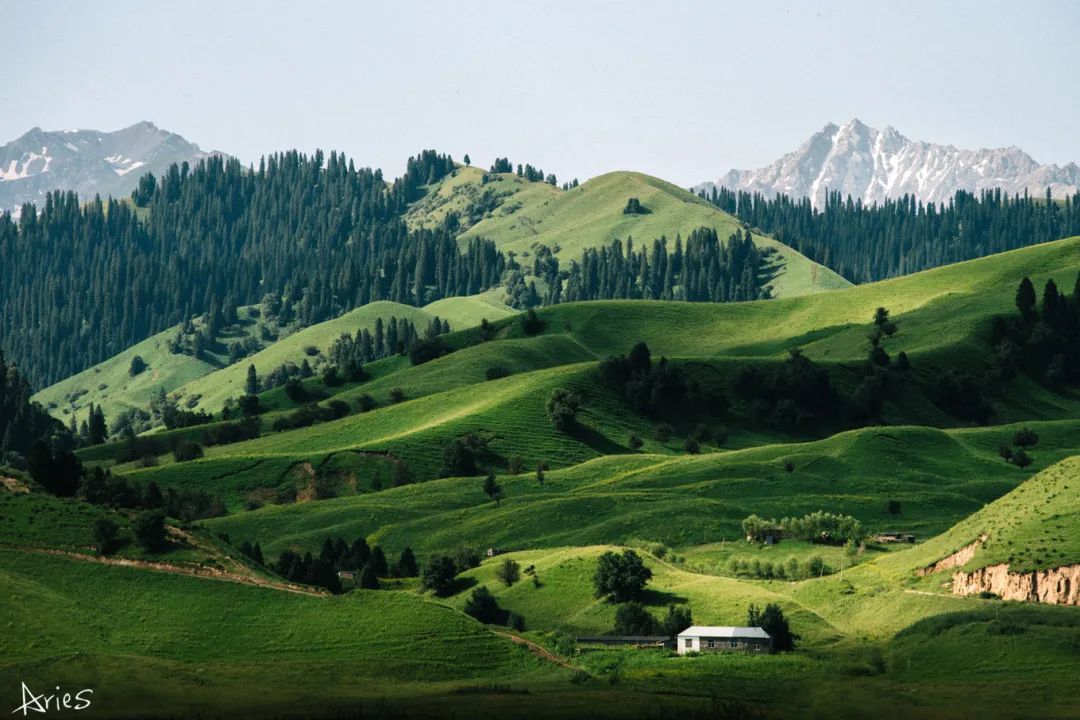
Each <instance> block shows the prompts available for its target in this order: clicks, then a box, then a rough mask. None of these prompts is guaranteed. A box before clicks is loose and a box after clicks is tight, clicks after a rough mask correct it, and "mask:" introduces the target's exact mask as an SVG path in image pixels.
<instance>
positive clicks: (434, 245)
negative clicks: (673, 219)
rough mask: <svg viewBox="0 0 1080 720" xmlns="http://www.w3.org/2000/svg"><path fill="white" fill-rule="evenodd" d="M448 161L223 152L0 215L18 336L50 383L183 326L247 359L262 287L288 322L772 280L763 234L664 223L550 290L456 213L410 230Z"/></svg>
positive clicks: (201, 352)
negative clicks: (759, 243) (392, 163)
mask: <svg viewBox="0 0 1080 720" xmlns="http://www.w3.org/2000/svg"><path fill="white" fill-rule="evenodd" d="M507 162H508V161H507ZM529 170H531V172H527V171H529ZM452 172H454V169H453V161H452V159H451V158H450V157H449V156H448V155H440V154H438V153H435V152H434V151H424V152H423V153H421V154H420V155H418V156H416V157H414V158H410V160H409V163H408V166H407V170H406V173H405V174H404V175H403V176H402V177H401V178H399V179H398V180H396V181H395V182H394V183H393V184H390V185H389V186H388V185H387V183H386V182H385V181H384V179H383V176H382V174H381V172H380V171H377V170H371V169H367V168H359V169H358V168H356V167H355V166H354V164H353V162H352V161H351V160H348V159H347V158H346V157H345V156H344V155H341V154H338V153H335V152H331V153H330V154H329V156H325V155H324V154H323V153H322V152H321V151H316V152H315V153H314V154H313V155H305V154H301V153H298V152H296V151H289V152H283V153H278V154H274V155H271V156H269V157H265V158H263V159H262V160H260V162H259V164H258V166H257V167H249V168H246V169H245V168H244V167H242V166H241V164H240V163H239V162H238V161H237V160H235V159H232V158H223V157H213V158H208V159H206V160H204V161H201V162H200V163H199V164H198V165H196V166H194V167H191V166H189V165H187V164H186V163H184V164H181V165H174V166H172V167H170V168H169V169H168V170H167V171H166V172H165V173H163V174H162V176H161V177H160V178H157V177H155V176H154V175H146V176H144V177H143V178H142V179H141V181H140V183H139V186H138V188H137V189H136V190H135V191H134V192H133V194H132V202H131V203H128V202H120V201H117V200H113V199H109V200H107V201H102V200H101V199H99V198H94V199H93V200H91V201H89V202H84V201H81V200H80V199H79V198H78V197H77V196H76V195H75V194H74V193H70V192H66V193H65V192H59V191H57V192H54V193H49V194H47V195H46V197H45V202H44V205H43V207H41V208H35V207H33V206H31V205H27V206H26V207H24V208H23V210H22V213H21V215H20V217H19V219H18V220H15V219H13V217H12V216H11V214H9V213H3V214H0V337H2V338H3V339H4V340H3V342H4V349H5V350H6V351H7V352H8V355H9V357H15V358H18V360H19V363H20V367H21V368H22V371H23V373H25V374H26V376H27V377H28V379H29V380H30V382H31V384H33V385H35V386H37V387H44V386H47V385H50V384H52V383H54V382H56V381H58V380H60V379H62V378H64V377H68V376H70V375H72V374H74V373H76V372H79V371H80V370H82V369H84V368H86V367H89V366H90V365H93V364H94V363H97V362H100V361H102V360H104V359H106V358H108V357H110V356H112V355H113V354H115V353H116V352H119V351H120V350H122V349H124V348H126V347H130V346H131V345H133V344H135V343H136V342H139V341H141V340H143V339H145V338H147V337H149V336H150V335H152V334H154V333H157V332H161V331H163V330H166V329H168V328H169V327H174V326H178V327H179V328H180V331H179V332H178V333H177V335H176V336H175V337H174V338H172V340H171V341H170V349H171V350H172V351H173V352H178V353H186V354H191V355H194V356H196V357H204V356H205V354H206V353H208V352H212V353H214V354H215V355H217V356H220V357H227V358H228V359H229V361H230V362H235V361H236V360H238V359H239V358H241V357H244V356H246V355H248V354H250V353H251V352H253V351H254V350H255V349H256V346H257V345H260V344H261V343H262V342H268V341H270V340H272V339H273V337H272V334H273V332H272V331H271V330H270V328H268V327H263V328H262V332H263V334H264V335H265V337H263V338H262V339H261V341H260V340H256V339H255V338H253V337H249V338H246V339H245V340H244V341H240V340H236V339H234V338H233V337H231V336H230V335H229V334H228V333H225V332H223V331H224V330H226V329H227V328H229V327H231V326H232V325H233V324H235V323H237V322H239V321H240V318H238V317H237V308H239V307H240V306H243V305H254V304H257V303H262V305H263V313H264V315H265V314H266V308H267V307H272V308H276V311H273V312H271V315H272V316H273V320H274V323H275V324H276V326H277V327H282V328H284V327H287V326H290V325H296V326H307V325H311V324H314V323H316V322H320V321H323V320H327V319H330V318H333V317H337V316H338V315H340V314H341V313H343V312H345V311H347V310H350V309H352V308H354V307H358V306H360V305H364V304H366V303H369V302H373V301H377V300H392V301H396V302H400V303H406V304H412V305H417V306H421V305H425V304H427V303H429V302H432V301H434V300H437V299H440V298H444V297H451V296H458V295H472V294H476V293H478V292H481V291H484V290H487V289H490V288H493V287H497V286H499V285H500V284H506V285H507V286H508V287H509V286H512V285H515V278H516V279H517V280H518V281H519V282H517V285H516V289H515V290H514V291H513V292H511V295H512V296H514V297H515V298H520V300H519V301H518V306H519V307H531V306H533V305H536V304H539V303H540V302H543V301H546V302H548V303H554V302H560V301H565V300H579V299H600V298H604V299H609V298H621V297H627V298H634V297H641V298H673V299H688V300H709V301H725V300H743V299H752V298H756V297H759V296H760V294H761V292H760V287H759V286H758V282H757V280H758V275H759V274H760V262H761V257H760V253H759V251H757V250H756V249H755V248H754V247H753V244H752V242H751V241H750V239H749V238H748V237H746V236H740V237H736V238H732V239H729V240H727V241H726V242H721V241H720V240H719V239H718V238H716V237H715V232H710V231H706V230H702V231H699V232H698V233H695V234H693V235H692V236H691V237H689V238H687V241H686V248H685V250H684V249H683V248H682V247H681V245H682V241H681V239H678V238H677V239H676V241H675V244H674V245H675V247H674V248H673V249H672V248H669V247H668V244H667V242H666V241H665V240H663V239H660V240H657V241H656V242H654V243H653V245H652V247H651V249H648V250H647V249H646V247H645V246H642V247H641V248H640V250H638V251H634V249H633V246H632V245H631V243H630V242H629V240H628V242H627V247H626V252H625V254H624V253H623V252H622V250H621V248H620V247H607V248H602V249H600V250H594V251H590V253H589V254H588V255H587V256H586V257H585V258H583V259H582V261H581V262H577V261H574V263H571V266H570V267H569V269H568V270H565V271H564V272H561V273H560V272H559V268H558V263H557V262H555V261H554V258H553V257H552V256H551V255H550V252H549V253H548V254H547V258H548V266H547V267H545V274H544V275H543V277H544V278H545V280H547V281H548V288H549V289H548V290H547V294H548V297H546V298H541V297H540V294H539V293H538V292H536V290H535V285H533V286H532V287H531V288H530V286H529V284H527V283H524V282H521V278H522V277H523V272H522V268H520V267H519V266H517V263H516V261H515V259H514V257H513V255H512V254H504V253H501V252H499V251H498V250H497V249H496V247H495V245H494V243H492V242H490V241H488V240H484V239H482V238H474V239H472V240H470V242H469V243H468V244H467V245H466V246H465V247H459V245H458V243H457V240H456V232H457V231H456V227H457V217H456V216H455V215H453V214H451V215H450V216H448V218H447V220H446V222H445V223H444V224H443V226H441V227H438V228H435V229H422V230H415V231H410V230H409V229H408V228H407V226H406V224H405V220H404V213H405V210H406V209H407V207H408V205H409V203H411V202H413V201H415V200H416V199H417V198H418V197H419V196H420V194H422V189H421V188H422V186H423V185H425V184H427V183H430V182H434V181H437V180H438V179H440V178H442V177H444V176H446V175H447V174H450V173H452ZM521 174H522V177H524V178H526V179H532V180H534V181H539V180H540V174H541V172H540V171H539V170H535V169H531V167H530V166H527V167H525V168H522V170H521ZM543 180H544V181H545V182H548V181H550V179H549V178H548V177H544V178H543ZM669 256H670V261H669ZM73 267H75V268H79V269H80V271H78V272H72V271H71V268H73ZM515 272H516V273H517V275H515ZM556 279H559V280H560V281H559V282H555V280H556ZM563 285H566V287H567V290H566V293H565V297H562V295H563V291H562V287H563ZM530 290H531V294H529V293H530ZM90 310H92V312H90ZM200 317H201V318H202V321H201V322H200V323H198V324H195V323H194V322H193V318H200ZM143 369H145V363H144V364H143Z"/></svg>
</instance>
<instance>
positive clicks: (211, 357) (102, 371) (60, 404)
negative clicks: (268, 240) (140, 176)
mask: <svg viewBox="0 0 1080 720" xmlns="http://www.w3.org/2000/svg"><path fill="white" fill-rule="evenodd" d="M238 314H239V316H240V318H241V320H242V322H241V323H240V324H238V325H236V326H233V327H231V328H228V329H226V331H225V332H224V333H223V335H222V337H221V342H220V343H219V344H218V346H216V347H212V348H210V351H209V352H207V353H206V355H205V357H204V359H202V360H200V359H197V358H195V357H193V356H191V355H185V354H179V353H175V354H174V353H172V352H170V351H169V341H171V340H172V339H173V338H174V337H175V336H176V333H177V330H178V329H179V327H180V326H179V325H178V326H176V327H171V328H169V329H168V330H165V331H163V332H160V333H158V334H156V335H153V336H151V337H149V338H147V339H146V340H143V341H142V342H140V343H138V344H136V345H132V346H131V347H129V348H127V349H126V350H123V351H121V352H119V353H117V354H116V355H114V356H112V357H111V358H109V359H108V360H105V361H103V362H100V363H98V364H97V365H94V366H93V367H90V368H87V369H86V370H83V371H82V372H80V373H78V374H76V375H72V376H71V377H69V378H66V379H65V380H61V381H60V382H58V383H56V384H55V385H51V386H50V387H47V388H45V389H43V390H41V391H40V392H38V393H37V394H36V395H35V396H34V399H35V400H37V401H38V402H40V403H41V404H42V405H44V406H45V407H46V408H48V409H49V411H50V412H51V413H52V414H53V415H54V416H55V417H58V418H60V419H61V420H63V421H64V422H68V421H69V420H70V417H71V413H73V412H74V413H75V416H76V417H77V418H78V419H79V420H84V419H85V418H86V413H87V410H88V408H89V405H90V403H93V404H94V405H100V406H101V407H102V408H103V409H104V412H105V416H106V417H107V418H112V417H115V416H116V415H117V414H118V413H119V412H121V411H122V410H126V409H128V408H144V407H146V405H147V403H148V402H149V401H150V396H151V394H152V393H154V392H155V391H157V390H158V389H159V388H164V390H165V392H172V391H173V390H175V389H176V388H178V387H180V386H181V385H184V384H185V383H188V382H191V381H192V380H195V379H196V378H200V377H202V376H204V375H207V374H209V373H211V372H214V371H215V370H217V369H218V368H221V367H224V366H225V365H227V364H228V352H227V350H226V346H227V345H228V343H232V342H239V341H243V340H245V339H246V338H253V339H255V340H257V341H258V342H259V344H260V345H266V344H267V343H266V342H265V341H263V340H261V339H260V336H261V329H262V327H263V325H264V324H265V323H264V322H263V320H262V318H255V319H253V318H252V317H251V313H250V312H249V308H247V307H242V308H239V310H238ZM196 324H197V325H198V324H199V323H196ZM274 329H275V330H276V328H274ZM136 355H138V356H139V357H141V358H142V359H143V361H144V362H146V365H147V368H146V370H144V371H143V372H142V373H140V374H138V375H136V376H134V377H132V376H131V374H130V373H129V370H130V368H131V359H132V358H133V357H135V356H136Z"/></svg>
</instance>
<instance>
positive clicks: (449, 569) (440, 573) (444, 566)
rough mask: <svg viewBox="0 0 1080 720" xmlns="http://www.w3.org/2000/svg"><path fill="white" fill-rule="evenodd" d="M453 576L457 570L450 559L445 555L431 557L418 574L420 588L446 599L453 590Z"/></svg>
mask: <svg viewBox="0 0 1080 720" xmlns="http://www.w3.org/2000/svg"><path fill="white" fill-rule="evenodd" d="M455 575H457V568H455V567H454V561H453V560H452V559H450V558H449V557H447V556H445V555H442V556H439V557H433V558H431V560H429V561H428V564H427V565H425V566H424V570H423V572H421V573H420V586H421V587H423V588H424V590H430V591H431V592H433V593H435V594H436V595H438V596H439V597H446V596H447V595H449V594H450V593H451V591H452V590H453V587H454V576H455Z"/></svg>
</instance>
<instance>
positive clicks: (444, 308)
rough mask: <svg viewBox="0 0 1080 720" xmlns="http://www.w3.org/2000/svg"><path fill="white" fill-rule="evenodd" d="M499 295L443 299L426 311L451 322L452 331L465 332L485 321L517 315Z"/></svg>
mask: <svg viewBox="0 0 1080 720" xmlns="http://www.w3.org/2000/svg"><path fill="white" fill-rule="evenodd" d="M497 294H498V293H495V292H486V293H480V294H479V295H469V296H465V297H449V298H443V299H442V300H436V301H435V302H433V303H428V304H427V305H425V306H424V310H425V311H426V312H427V313H428V314H429V315H434V316H438V317H440V318H442V319H443V320H447V321H449V323H450V329H451V330H464V329H465V328H470V327H475V326H476V325H479V324H480V323H481V321H483V320H487V321H489V322H494V321H496V320H501V319H502V318H504V317H508V316H510V315H515V314H517V312H518V311H517V310H514V309H513V308H511V307H508V306H507V305H506V304H504V303H503V302H502V301H500V300H499V299H498V298H497V297H495V296H496V295H497Z"/></svg>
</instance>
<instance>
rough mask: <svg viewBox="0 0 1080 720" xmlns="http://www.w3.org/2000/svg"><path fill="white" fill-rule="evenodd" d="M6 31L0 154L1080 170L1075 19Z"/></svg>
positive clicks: (317, 21) (418, 9) (607, 14)
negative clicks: (886, 131)
mask: <svg viewBox="0 0 1080 720" xmlns="http://www.w3.org/2000/svg"><path fill="white" fill-rule="evenodd" d="M300 5H303V6H305V7H303V8H300V7H298V6H300ZM760 5H767V6H768V7H767V8H765V9H762V8H761V7H759V6H760ZM0 18H2V20H0V26H2V27H3V33H2V35H3V38H4V39H3V43H4V50H3V53H2V54H0V58H2V59H0V87H2V88H3V95H4V98H5V101H4V103H3V106H4V109H3V112H0V144H2V143H3V142H6V141H7V140H9V139H12V138H14V137H16V136H18V135H20V134H22V133H23V132H25V131H26V130H28V129H29V128H30V127H32V126H35V125H38V126H41V127H44V128H46V129H60V128H72V127H80V128H96V129H102V130H113V129H117V128H120V127H123V126H126V125H130V124H132V123H134V122H137V121H139V120H143V119H146V120H152V121H154V122H155V123H157V124H158V125H159V126H161V127H164V128H167V129H169V130H173V131H175V132H178V133H180V134H182V135H184V136H185V137H187V138H188V139H190V140H192V141H194V142H197V143H199V144H200V145H201V146H202V147H203V148H204V149H211V148H212V149H220V150H224V151H226V152H230V153H233V154H235V155H237V156H239V157H240V158H241V159H243V160H244V161H251V160H254V159H256V158H258V156H259V155H261V154H263V153H267V152H272V151H275V150H280V149H286V148H294V147H295V148H299V149H301V150H305V151H310V150H313V149H315V148H316V147H322V148H324V149H327V150H329V149H338V150H343V151H345V152H346V153H348V154H349V155H350V156H352V157H354V158H356V160H357V161H358V162H359V163H360V164H364V165H371V166H375V167H382V168H383V169H384V170H385V171H386V172H387V173H388V174H389V175H397V174H398V173H400V172H401V170H402V169H403V167H404V160H405V158H406V157H407V156H408V155H410V154H413V153H415V152H417V151H418V150H420V149H422V148H427V147H434V148H436V149H438V150H440V151H442V152H450V153H452V154H453V155H454V157H455V158H456V159H460V158H461V156H462V155H463V154H464V153H466V152H467V153H469V154H470V155H471V156H472V158H473V161H474V162H475V163H477V164H483V165H485V166H486V165H488V164H490V162H491V160H492V158H493V157H495V156H496V155H500V156H502V155H507V156H509V157H510V158H511V160H512V161H514V162H515V163H516V162H531V163H533V164H534V165H538V166H540V167H542V168H543V169H544V170H545V171H547V172H555V173H556V174H557V175H558V176H559V178H560V180H562V179H569V178H571V177H575V176H576V177H579V178H581V179H583V180H584V179H585V178H588V177H592V176H594V175H597V174H599V173H602V172H606V171H609V170H616V169H635V170H642V171H644V172H649V173H652V174H656V175H660V176H662V177H665V178H667V179H670V180H672V181H674V182H677V183H680V184H682V185H688V184H691V183H694V182H698V181H701V180H705V179H711V178H715V177H716V176H718V175H719V174H720V173H721V172H723V171H725V170H727V169H728V168H730V167H733V166H734V167H757V166H760V165H763V164H765V163H768V162H771V161H772V160H774V159H775V158H776V157H778V156H779V155H780V154H782V153H783V152H786V151H789V150H793V149H794V148H795V147H797V146H798V144H799V143H801V142H802V141H803V140H804V139H805V138H807V137H808V136H809V135H810V134H811V133H812V132H814V131H816V130H818V129H820V128H821V126H823V125H824V124H825V123H826V122H829V121H835V122H837V123H842V122H845V121H846V120H849V119H851V118H852V117H859V118H860V119H861V120H863V121H864V122H866V123H868V124H870V125H874V126H877V127H882V126H884V125H886V124H892V125H893V126H895V127H896V128H897V129H898V130H900V131H901V132H902V133H904V134H905V135H907V136H908V137H911V138H913V139H923V140H928V141H932V142H941V143H952V144H954V145H958V146H961V147H983V146H986V147H996V146H1004V145H1018V146H1020V147H1022V148H1024V149H1025V150H1027V151H1028V152H1029V153H1031V154H1032V155H1033V156H1034V157H1035V159H1036V160H1039V161H1040V162H1056V163H1064V162H1067V161H1070V160H1077V161H1080V132H1078V131H1077V127H1078V122H1080V121H1078V118H1080V42H1078V41H1077V39H1078V38H1080V2H1075V1H1070V0H1060V1H1057V0H1045V1H1044V2H1030V3H1017V2H995V1H988V0H982V1H981V2H948V3H941V2H902V3H900V2H890V3H885V2H881V3H871V2H839V1H832V0H829V1H824V2H802V3H796V2H775V3H757V2H752V1H751V0H743V1H742V2H737V3H728V2H701V3H685V2H668V1H667V0H663V1H662V2H656V0H651V1H650V2H623V3H615V2H592V3H586V2H582V1H579V2H556V1H554V0H548V1H547V2H542V3H539V2H491V3H479V2H465V1H462V2H439V3H435V2H431V3H412V2H398V1H397V0H394V1H393V2H386V1H384V2H380V3H359V2H325V3H323V2H304V3H299V2H297V3H290V4H286V3H271V2H259V3H254V2H250V3H240V2H223V1H221V0H217V1H216V2H205V3H200V2H169V3H156V2H145V0H140V1H139V2H125V1H113V2H108V3H90V2H81V3H75V2H38V1H37V0H33V1H30V2H23V1H21V0H19V1H16V2H3V3H2V4H0Z"/></svg>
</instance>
